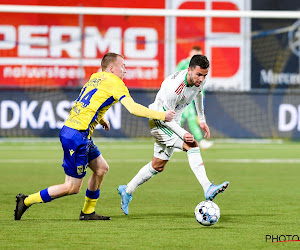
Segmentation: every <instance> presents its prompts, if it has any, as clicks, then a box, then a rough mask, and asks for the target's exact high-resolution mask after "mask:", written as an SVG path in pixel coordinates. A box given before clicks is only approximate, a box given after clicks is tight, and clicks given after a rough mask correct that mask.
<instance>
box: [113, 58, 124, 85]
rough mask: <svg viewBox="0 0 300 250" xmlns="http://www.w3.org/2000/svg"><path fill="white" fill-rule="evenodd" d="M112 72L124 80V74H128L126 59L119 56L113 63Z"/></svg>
mask: <svg viewBox="0 0 300 250" xmlns="http://www.w3.org/2000/svg"><path fill="white" fill-rule="evenodd" d="M111 73H113V74H115V75H116V76H117V77H119V78H120V79H121V80H123V78H124V75H125V74H126V69H125V62H124V59H123V58H122V57H120V56H118V57H117V60H116V61H115V63H114V64H113V65H112V68H111Z"/></svg>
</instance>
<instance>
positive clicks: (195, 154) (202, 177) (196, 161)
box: [187, 147, 211, 193]
mask: <svg viewBox="0 0 300 250" xmlns="http://www.w3.org/2000/svg"><path fill="white" fill-rule="evenodd" d="M187 156H188V159H189V163H190V167H191V169H192V171H193V172H194V174H195V176H196V177H197V179H198V181H199V182H200V184H201V186H202V188H203V191H204V193H206V191H207V189H208V188H209V186H210V185H211V182H210V181H209V179H208V178H207V176H206V171H205V167H204V164H203V160H202V157H201V154H200V149H199V147H196V148H191V149H190V150H188V151H187Z"/></svg>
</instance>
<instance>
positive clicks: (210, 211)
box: [195, 200, 220, 226]
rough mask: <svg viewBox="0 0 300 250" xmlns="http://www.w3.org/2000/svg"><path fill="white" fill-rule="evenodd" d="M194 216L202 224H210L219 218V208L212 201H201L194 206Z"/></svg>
mask: <svg viewBox="0 0 300 250" xmlns="http://www.w3.org/2000/svg"><path fill="white" fill-rule="evenodd" d="M195 218H196V220H197V221H198V222H199V223H200V224H201V225H203V226H212V225H214V224H216V223H217V221H218V220H219V219H220V208H219V207H218V205H217V204H216V203H214V202H212V201H208V200H207V201H201V202H200V203H199V204H198V205H197V206H196V208H195Z"/></svg>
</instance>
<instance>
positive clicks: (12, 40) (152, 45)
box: [0, 25, 158, 59]
mask: <svg viewBox="0 0 300 250" xmlns="http://www.w3.org/2000/svg"><path fill="white" fill-rule="evenodd" d="M122 32H124V34H122ZM0 34H2V36H3V39H1V40H0V49H2V50H3V49H5V50H9V49H14V48H15V47H16V46H17V45H18V46H17V53H18V57H26V56H29V57H39V58H40V57H48V56H50V57H55V58H57V57H62V55H63V51H65V52H66V53H67V55H68V56H69V57H71V58H79V57H80V51H81V49H80V48H81V46H82V48H83V56H84V57H85V58H96V57H97V51H100V52H101V53H105V52H106V51H113V52H115V53H119V54H120V53H121V52H122V41H123V42H124V45H123V48H124V55H125V57H126V58H128V59H130V58H136V59H137V58H144V59H151V58H155V57H156V56H157V54H158V45H157V39H158V33H157V30H156V29H154V28H144V27H129V28H127V29H125V30H124V31H123V30H122V28H121V27H110V28H108V29H107V31H106V33H105V35H102V34H101V33H100V32H99V30H98V28H97V27H94V26H87V27H85V28H84V41H83V44H82V45H81V30H80V27H77V26H55V25H53V26H50V27H49V26H47V25H20V26H19V27H18V30H17V28H16V27H15V26H13V25H0ZM122 36H123V37H122ZM66 37H68V40H67V41H66V40H65V38H66ZM140 37H143V39H144V44H145V46H144V47H143V49H137V47H138V46H137V44H138V38H140ZM17 39H18V40H17Z"/></svg>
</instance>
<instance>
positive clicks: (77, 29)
mask: <svg viewBox="0 0 300 250" xmlns="http://www.w3.org/2000/svg"><path fill="white" fill-rule="evenodd" d="M1 4H20V1H16V0H9V1H8V0H3V1H1ZM22 4H27V5H54V6H55V5H57V6H58V5H60V6H61V5H62V3H61V1H57V0H52V1H49V0H45V1H38V0H26V1H22ZM63 5H64V6H78V7H80V6H85V7H87V6H89V7H93V6H94V7H122V8H159V9H166V8H173V9H199V10H247V9H249V6H248V1H245V0H242V1H241V0H226V1H219V0H199V1H185V0H172V1H170V0H165V1H151V2H144V1H130V0H120V1H117V2H105V1H104V2H103V1H101V2H99V1H96V0H91V1H88V3H85V2H82V1H81V0H74V1H64V3H63ZM16 16H17V18H16ZM1 17H2V20H1V23H0V86H1V87H3V86H4V87H74V86H75V87H76V86H82V85H83V84H84V83H85V82H86V81H87V79H88V78H89V77H90V75H91V74H92V73H94V72H97V71H99V70H101V68H100V63H101V58H102V57H103V55H104V54H105V53H107V52H115V53H119V54H123V55H124V56H125V59H126V61H125V62H126V69H127V74H126V75H125V79H124V81H125V82H126V85H127V86H128V87H129V88H155V89H157V88H159V87H160V85H161V82H162V81H163V80H164V78H165V77H166V76H167V75H169V74H171V73H173V71H174V70H175V66H176V64H177V63H178V62H179V61H180V60H181V59H184V58H186V57H187V56H188V52H189V50H190V49H191V47H192V46H194V45H199V46H201V47H202V48H203V53H204V54H205V55H206V56H207V57H208V59H209V60H210V61H211V71H210V75H209V77H210V79H211V82H212V84H210V85H209V86H207V88H208V89H210V90H220V89H224V90H249V88H250V83H249V67H247V66H246V65H248V63H247V60H249V56H248V54H249V53H250V50H249V44H250V42H249V38H247V36H246V35H245V34H247V32H249V28H250V26H249V22H247V19H242V18H225V19H224V18H223V19H220V18H210V17H207V18H201V17H199V18H189V17H178V18H173V17H156V16H154V17H151V16H150V17H145V16H144V17H142V16H97V15H70V14H34V13H27V14H26V13H18V14H17V13H1Z"/></svg>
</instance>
